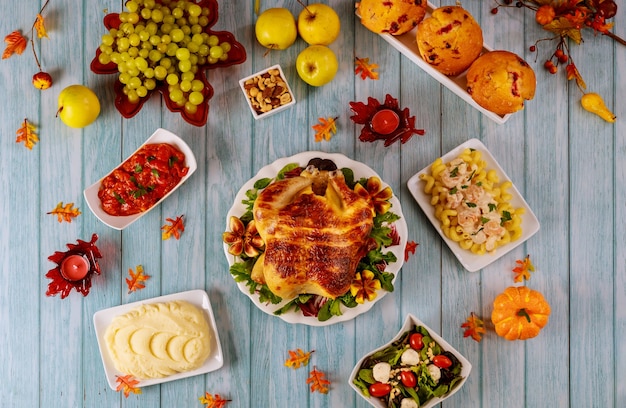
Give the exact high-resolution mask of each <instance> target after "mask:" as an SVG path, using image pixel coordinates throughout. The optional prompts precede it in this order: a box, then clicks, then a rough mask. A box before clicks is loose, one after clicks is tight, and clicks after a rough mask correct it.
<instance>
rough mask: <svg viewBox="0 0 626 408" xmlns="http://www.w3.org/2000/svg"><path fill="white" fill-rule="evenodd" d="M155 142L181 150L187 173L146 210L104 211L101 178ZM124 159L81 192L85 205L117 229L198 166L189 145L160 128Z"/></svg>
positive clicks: (180, 182)
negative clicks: (101, 198) (122, 212)
mask: <svg viewBox="0 0 626 408" xmlns="http://www.w3.org/2000/svg"><path fill="white" fill-rule="evenodd" d="M157 143H167V144H169V145H171V146H173V147H175V148H176V149H178V150H179V151H180V152H182V153H183V154H184V155H185V163H184V165H185V166H186V167H188V168H189V170H188V171H187V174H185V175H184V176H183V177H182V178H181V180H180V181H179V182H178V184H177V185H176V186H175V187H174V188H173V189H171V190H170V191H169V192H168V193H167V194H165V195H164V196H163V197H161V199H159V200H158V201H157V202H156V203H155V204H154V205H152V206H151V207H150V208H149V209H148V210H146V211H143V212H139V213H137V214H132V215H120V216H116V215H111V214H108V213H107V212H105V211H104V210H103V208H102V203H101V201H100V198H99V197H98V191H99V190H100V185H101V184H102V180H104V179H105V178H106V177H107V176H109V175H110V174H111V173H113V171H115V169H118V168H120V166H121V165H122V164H124V162H126V160H128V159H130V158H131V157H133V155H135V153H137V152H138V151H139V150H140V149H141V148H143V147H144V146H146V145H148V144H157ZM126 160H125V161H124V162H122V163H121V164H120V165H119V166H118V167H116V168H115V169H113V170H111V171H110V172H109V173H108V174H107V175H105V176H104V177H102V178H101V179H100V180H98V181H97V182H95V183H93V184H92V185H91V186H89V187H87V188H86V189H85V191H84V192H83V195H84V196H85V201H87V206H88V207H89V209H90V210H91V212H92V213H93V214H94V215H95V216H96V217H97V218H98V219H99V220H100V221H102V222H103V223H104V224H106V225H108V226H109V227H111V228H115V229H117V230H123V229H124V228H126V227H128V226H129V225H130V224H132V223H133V222H135V221H137V220H138V219H139V218H141V217H142V216H144V215H145V214H147V213H148V212H149V211H151V210H152V209H153V208H154V207H156V206H158V205H159V204H161V202H162V201H163V200H165V199H166V198H167V197H169V196H170V195H171V194H172V193H173V192H174V191H176V189H177V188H178V187H180V186H181V185H182V184H183V183H184V182H185V181H187V179H188V178H189V177H191V175H192V174H193V173H194V172H195V171H196V168H197V167H198V165H197V162H196V158H195V156H194V154H193V152H192V151H191V148H190V147H189V145H187V143H185V142H184V141H183V140H182V139H181V138H180V137H178V136H177V135H175V134H174V133H172V132H170V131H168V130H165V129H161V128H159V129H157V130H156V131H155V132H154V133H153V134H152V136H150V137H149V138H148V139H147V140H146V141H145V142H144V143H143V144H142V145H141V146H139V147H138V148H137V150H135V152H133V154H131V155H130V156H128V158H126Z"/></svg>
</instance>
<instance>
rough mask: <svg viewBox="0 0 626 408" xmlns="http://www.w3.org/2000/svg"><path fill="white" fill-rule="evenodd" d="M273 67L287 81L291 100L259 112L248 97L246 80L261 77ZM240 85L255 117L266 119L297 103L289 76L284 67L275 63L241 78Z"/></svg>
mask: <svg viewBox="0 0 626 408" xmlns="http://www.w3.org/2000/svg"><path fill="white" fill-rule="evenodd" d="M272 69H277V70H278V71H279V72H280V77H281V78H282V80H283V81H284V82H285V84H286V85H287V92H289V94H290V95H291V102H289V103H286V104H284V105H280V106H278V107H275V108H273V109H272V110H270V111H267V112H263V113H259V112H257V111H256V110H255V109H254V107H253V106H252V102H251V101H250V99H249V97H248V92H247V90H246V88H245V86H246V81H248V80H250V79H253V78H255V77H259V76H261V75H263V74H265V73H266V72H268V71H269V70H272ZM239 86H240V87H241V90H242V92H243V94H244V97H245V98H246V103H247V104H248V108H250V112H252V116H254V119H255V120H256V119H265V118H267V117H269V116H272V115H275V114H277V113H278V112H282V111H284V110H286V109H289V108H290V107H292V106H293V105H295V104H296V97H295V96H294V94H293V92H292V91H291V87H290V86H289V81H287V77H286V76H285V73H284V72H283V69H282V68H281V67H280V65H273V66H271V67H269V68H266V69H264V70H261V71H259V72H257V73H256V74H253V75H250V76H247V77H245V78H242V79H240V80H239Z"/></svg>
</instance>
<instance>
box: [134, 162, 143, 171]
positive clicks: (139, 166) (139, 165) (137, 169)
mask: <svg viewBox="0 0 626 408" xmlns="http://www.w3.org/2000/svg"><path fill="white" fill-rule="evenodd" d="M142 170H143V167H141V164H139V163H137V164H135V173H141V171H142Z"/></svg>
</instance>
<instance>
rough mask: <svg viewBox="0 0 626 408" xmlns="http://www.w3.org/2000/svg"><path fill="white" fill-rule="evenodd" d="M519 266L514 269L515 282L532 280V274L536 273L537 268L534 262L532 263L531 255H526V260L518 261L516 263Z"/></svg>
mask: <svg viewBox="0 0 626 408" xmlns="http://www.w3.org/2000/svg"><path fill="white" fill-rule="evenodd" d="M515 263H516V264H517V265H518V266H516V267H515V268H513V272H514V273H515V278H513V281H514V282H521V281H523V280H529V279H530V273H531V272H534V271H535V266H534V265H533V263H532V262H530V255H526V258H524V259H523V260H522V259H518V260H517V261H515Z"/></svg>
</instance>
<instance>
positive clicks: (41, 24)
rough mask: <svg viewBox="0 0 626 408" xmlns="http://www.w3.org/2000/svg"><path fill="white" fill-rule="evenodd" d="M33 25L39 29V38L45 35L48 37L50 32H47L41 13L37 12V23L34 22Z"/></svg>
mask: <svg viewBox="0 0 626 408" xmlns="http://www.w3.org/2000/svg"><path fill="white" fill-rule="evenodd" d="M33 27H34V28H35V30H36V31H37V37H38V38H43V37H46V38H48V33H47V32H46V26H45V20H44V18H43V16H42V15H41V14H37V18H36V19H35V24H33Z"/></svg>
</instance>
